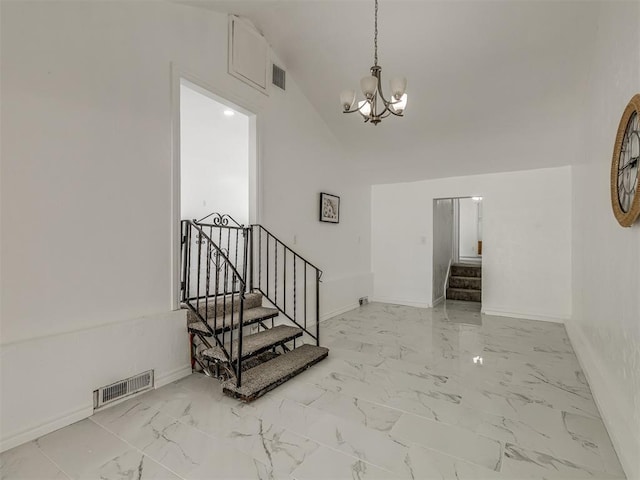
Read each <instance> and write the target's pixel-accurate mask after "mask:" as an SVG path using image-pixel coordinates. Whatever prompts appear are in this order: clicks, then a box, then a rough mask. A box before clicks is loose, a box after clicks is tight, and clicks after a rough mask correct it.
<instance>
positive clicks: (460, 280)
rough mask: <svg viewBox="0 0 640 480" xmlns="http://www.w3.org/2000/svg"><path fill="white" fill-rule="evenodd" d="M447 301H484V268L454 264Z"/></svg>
mask: <svg viewBox="0 0 640 480" xmlns="http://www.w3.org/2000/svg"><path fill="white" fill-rule="evenodd" d="M447 300H465V301H468V302H481V301H482V266H480V265H473V264H463V263H457V264H456V263H454V264H453V265H451V276H450V277H449V286H448V287H447Z"/></svg>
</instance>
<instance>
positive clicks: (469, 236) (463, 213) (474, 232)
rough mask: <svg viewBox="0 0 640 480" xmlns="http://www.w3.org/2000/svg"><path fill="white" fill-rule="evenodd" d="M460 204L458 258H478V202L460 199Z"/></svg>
mask: <svg viewBox="0 0 640 480" xmlns="http://www.w3.org/2000/svg"><path fill="white" fill-rule="evenodd" d="M458 201H459V202H460V256H461V257H477V256H478V240H479V239H478V208H479V207H478V202H475V201H473V200H472V199H471V198H461V199H459V200H458Z"/></svg>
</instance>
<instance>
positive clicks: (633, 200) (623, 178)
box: [611, 94, 640, 227]
mask: <svg viewBox="0 0 640 480" xmlns="http://www.w3.org/2000/svg"><path fill="white" fill-rule="evenodd" d="M639 163H640V94H637V95H634V96H633V98H632V99H631V101H630V102H629V104H628V105H627V108H625V110H624V113H623V114H622V118H621V119H620V125H619V126H618V134H617V135H616V143H615V145H614V147H613V158H612V159H611V206H612V207H613V214H614V215H615V217H616V219H617V220H618V223H619V224H620V225H622V226H623V227H630V226H631V225H632V224H633V223H634V222H635V221H636V220H637V219H638V216H640V192H639V191H638V190H639V188H638V187H639V186H640V168H638V167H639V165H638V164H639Z"/></svg>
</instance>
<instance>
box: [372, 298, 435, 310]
mask: <svg viewBox="0 0 640 480" xmlns="http://www.w3.org/2000/svg"><path fill="white" fill-rule="evenodd" d="M373 301H374V302H380V303H390V304H392V305H405V306H407V307H417V308H431V306H432V305H431V304H430V303H426V302H422V301H419V300H406V299H403V298H392V297H375V298H374V299H373Z"/></svg>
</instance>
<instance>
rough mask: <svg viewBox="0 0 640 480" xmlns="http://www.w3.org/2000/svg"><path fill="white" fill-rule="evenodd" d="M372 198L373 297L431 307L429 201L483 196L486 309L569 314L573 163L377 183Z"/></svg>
mask: <svg viewBox="0 0 640 480" xmlns="http://www.w3.org/2000/svg"><path fill="white" fill-rule="evenodd" d="M372 196H373V202H372V207H371V208H372V216H371V230H372V247H371V248H372V265H373V271H374V272H375V279H374V298H375V299H377V300H379V301H388V302H391V303H400V304H406V305H418V306H429V305H430V304H431V298H432V292H433V285H432V278H433V277H432V270H433V260H432V255H431V252H432V248H433V247H432V241H433V230H432V229H433V219H432V215H433V211H432V209H431V208H426V209H425V208H424V207H423V206H424V205H429V204H431V202H432V201H433V199H434V198H447V197H466V196H481V197H483V259H482V264H483V269H482V274H483V279H482V305H483V311H485V312H486V313H492V314H498V315H508V316H524V317H527V318H534V319H543V320H556V321H561V320H563V319H566V318H568V317H569V316H570V315H571V168H570V167H562V168H551V169H540V170H529V171H523V172H512V173H498V174H489V175H475V176H467V177H455V178H445V179H438V180H427V181H422V182H414V183H402V184H390V185H376V186H374V187H373V193H372ZM390 251H393V252H394V255H389V252H390Z"/></svg>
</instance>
